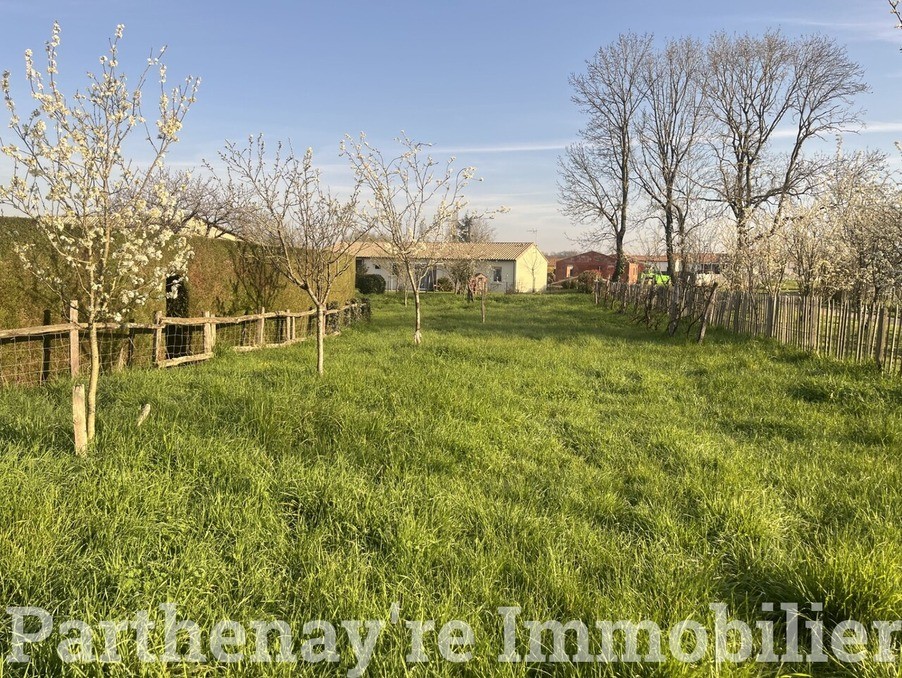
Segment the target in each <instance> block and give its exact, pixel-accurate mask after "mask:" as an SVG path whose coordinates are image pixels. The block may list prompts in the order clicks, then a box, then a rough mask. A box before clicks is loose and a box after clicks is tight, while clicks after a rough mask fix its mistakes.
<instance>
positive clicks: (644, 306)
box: [595, 281, 902, 374]
mask: <svg viewBox="0 0 902 678" xmlns="http://www.w3.org/2000/svg"><path fill="white" fill-rule="evenodd" d="M680 294H682V295H683V297H682V298H680V297H679V296H677V295H680ZM595 300H596V303H601V302H604V303H606V304H609V305H612V306H613V305H620V307H621V308H623V309H626V308H630V309H632V310H633V312H634V313H636V314H637V315H644V317H645V319H647V320H649V321H652V322H656V323H658V324H660V322H661V320H662V318H664V316H666V314H668V313H669V310H670V309H671V307H672V305H673V304H674V303H676V304H677V308H682V317H683V318H684V319H688V321H689V322H690V323H698V324H699V325H701V324H705V325H707V326H708V327H717V328H720V329H723V330H727V331H730V332H734V333H736V334H746V335H751V336H756V337H768V338H771V339H775V340H776V341H779V342H780V343H783V344H786V345H788V346H793V347H796V348H799V349H802V350H806V351H811V352H813V353H816V354H817V355H822V356H830V357H833V358H836V359H839V360H852V361H855V362H860V363H868V362H869V363H873V364H876V366H877V367H879V368H880V369H881V370H882V371H884V372H886V373H889V374H902V314H900V307H899V305H898V304H897V305H894V306H889V305H886V304H880V303H871V304H865V303H858V302H854V301H851V300H847V299H841V300H834V299H821V298H818V297H802V296H798V295H791V294H779V295H771V294H766V293H749V292H741V291H728V290H720V289H718V288H717V287H712V286H696V287H687V288H685V289H683V290H682V291H681V290H679V289H677V288H675V287H673V286H670V285H652V284H642V283H639V284H632V285H631V284H627V283H611V282H608V281H599V282H598V283H596V286H595ZM655 319H657V320H655Z"/></svg>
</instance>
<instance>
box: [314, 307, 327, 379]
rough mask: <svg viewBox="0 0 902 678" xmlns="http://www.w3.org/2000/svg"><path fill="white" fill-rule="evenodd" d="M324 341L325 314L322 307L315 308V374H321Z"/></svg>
mask: <svg viewBox="0 0 902 678" xmlns="http://www.w3.org/2000/svg"><path fill="white" fill-rule="evenodd" d="M325 339H326V313H325V308H324V307H323V306H322V305H319V306H317V307H316V373H317V374H320V375H321V374H322V373H323V344H324V343H325Z"/></svg>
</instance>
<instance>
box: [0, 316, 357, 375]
mask: <svg viewBox="0 0 902 678" xmlns="http://www.w3.org/2000/svg"><path fill="white" fill-rule="evenodd" d="M369 316H370V309H369V305H368V304H367V303H366V302H353V303H350V304H346V305H345V306H342V307H341V308H335V309H330V310H329V311H327V315H326V332H327V333H328V334H334V333H336V332H338V331H340V328H341V327H344V326H347V325H350V324H352V323H354V322H356V321H358V320H362V319H367V320H368V319H369ZM70 318H71V322H69V323H66V324H60V325H50V324H49V322H46V321H47V320H48V318H47V317H46V316H45V325H43V326H38V327H26V328H16V329H9V330H0V386H31V385H36V384H41V383H44V382H47V381H51V380H53V379H58V378H61V377H69V376H72V375H76V374H78V373H79V372H80V371H82V369H83V366H85V365H88V364H90V357H91V339H90V332H89V331H88V328H87V327H86V326H85V325H83V324H79V323H78V322H77V312H75V313H74V314H73V315H71V316H70ZM315 334H316V314H315V311H301V312H291V311H279V312H270V313H267V312H265V311H262V310H261V312H260V313H258V314H254V315H246V316H237V317H216V316H212V315H210V314H206V315H204V316H203V317H199V318H167V317H164V316H161V315H159V314H158V315H157V317H156V318H155V319H154V322H153V323H151V324H139V323H125V324H122V325H115V324H103V325H99V326H98V328H97V349H98V356H99V357H100V370H101V373H102V374H109V373H111V372H117V371H120V370H125V369H135V368H149V367H174V366H176V365H181V364H185V363H190V362H200V361H203V360H208V359H210V358H212V357H213V354H214V350H216V349H217V348H218V349H220V350H223V349H225V350H238V351H244V350H253V349H257V348H263V347H268V346H288V345H291V344H294V343H297V342H299V341H304V340H305V339H307V338H308V337H311V336H315Z"/></svg>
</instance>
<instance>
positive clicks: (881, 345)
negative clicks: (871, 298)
mask: <svg viewBox="0 0 902 678" xmlns="http://www.w3.org/2000/svg"><path fill="white" fill-rule="evenodd" d="M886 330H887V326H886V306H883V305H881V306H880V310H879V311H878V312H877V343H876V346H875V347H874V359H875V360H876V361H877V367H878V369H881V370H882V369H883V365H884V362H885V356H886V334H887V332H886Z"/></svg>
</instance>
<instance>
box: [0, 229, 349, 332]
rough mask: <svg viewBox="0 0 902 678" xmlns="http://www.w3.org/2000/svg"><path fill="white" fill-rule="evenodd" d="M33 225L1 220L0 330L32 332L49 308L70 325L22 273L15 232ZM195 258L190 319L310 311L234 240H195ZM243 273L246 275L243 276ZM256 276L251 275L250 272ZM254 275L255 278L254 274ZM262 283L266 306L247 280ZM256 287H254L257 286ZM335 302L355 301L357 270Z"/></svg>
mask: <svg viewBox="0 0 902 678" xmlns="http://www.w3.org/2000/svg"><path fill="white" fill-rule="evenodd" d="M29 223H30V222H29V220H28V219H22V218H18V217H0V328H12V327H28V326H31V325H40V324H41V323H42V322H43V316H44V309H48V308H49V309H51V314H52V317H53V319H54V321H55V322H65V321H67V320H68V312H67V307H66V306H65V305H64V304H63V303H62V301H61V300H60V299H59V298H57V297H56V296H55V295H54V294H53V293H52V292H51V291H50V290H49V289H46V288H45V287H44V286H42V285H41V283H40V281H39V280H37V279H36V278H35V277H34V276H33V275H32V274H30V273H29V272H28V271H26V270H25V269H24V267H23V266H22V263H21V261H20V260H19V257H18V255H17V254H16V252H15V250H14V244H15V241H16V232H17V231H18V232H22V231H23V230H27V229H28V227H29ZM191 246H192V248H193V250H194V256H193V257H192V258H191V260H190V261H189V263H188V271H187V274H186V276H185V283H184V286H185V290H186V296H187V299H185V301H186V302H187V303H186V305H185V307H184V308H182V309H180V310H181V311H182V312H183V313H187V315H189V316H200V315H203V313H204V311H210V312H212V313H214V314H216V315H241V314H244V313H254V312H256V311H258V310H259V306H260V305H266V306H267V309H268V310H271V311H283V310H291V311H303V310H307V309H309V308H312V306H313V305H312V304H311V303H310V297H309V296H308V295H307V293H306V292H304V291H303V290H301V289H298V288H297V287H296V286H295V285H292V284H291V283H289V282H288V281H287V280H285V279H284V278H283V277H281V276H280V275H279V274H278V273H277V272H276V271H275V270H274V269H272V267H271V265H269V264H260V261H261V259H260V257H259V256H257V257H256V258H255V252H254V250H253V247H252V246H250V245H247V244H245V243H239V242H235V241H233V240H220V239H215V240H211V239H208V238H202V237H197V238H192V239H191ZM242 271H244V272H245V275H241V274H240V273H241V272H242ZM248 271H250V272H252V273H251V274H248V273H247V272H248ZM254 271H256V273H253V272H254ZM249 278H254V279H260V278H262V279H264V280H268V281H269V282H270V283H271V289H269V290H267V294H264V295H263V297H265V301H267V302H268V303H267V304H260V303H259V302H260V301H261V300H264V299H262V298H261V295H260V294H259V293H256V292H255V291H254V288H255V285H252V284H248V282H247V281H248V279H249ZM165 283H166V281H165V280H161V281H160V288H159V294H158V296H157V297H156V298H154V299H152V300H150V301H148V303H147V304H145V305H144V307H143V308H141V309H138V310H137V311H136V312H135V313H134V320H135V321H136V322H150V321H151V320H152V319H153V315H154V313H155V312H156V311H158V310H159V311H163V312H165V310H166V299H165ZM259 286H260V285H257V286H256V287H259ZM331 298H332V300H333V301H335V302H336V303H339V304H342V303H344V302H346V301H349V300H350V299H353V298H354V271H353V269H352V268H349V270H348V271H346V272H345V273H344V274H343V275H342V277H341V278H340V279H339V280H338V281H336V283H335V287H334V289H333V291H332V297H331Z"/></svg>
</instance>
